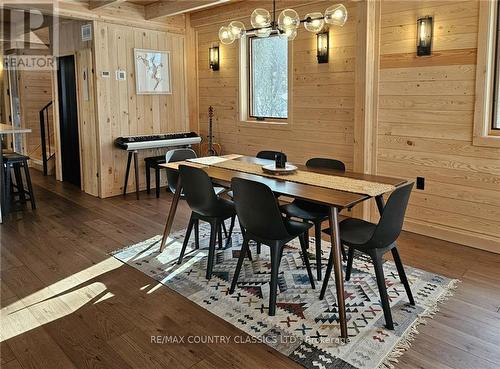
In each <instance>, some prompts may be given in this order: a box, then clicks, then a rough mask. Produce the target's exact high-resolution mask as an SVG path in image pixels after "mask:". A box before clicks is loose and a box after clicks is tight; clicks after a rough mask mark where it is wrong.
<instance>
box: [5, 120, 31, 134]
mask: <svg viewBox="0 0 500 369" xmlns="http://www.w3.org/2000/svg"><path fill="white" fill-rule="evenodd" d="M30 132H31V129H30V128H15V127H13V126H11V125H10V124H3V123H0V135H8V134H13V133H30Z"/></svg>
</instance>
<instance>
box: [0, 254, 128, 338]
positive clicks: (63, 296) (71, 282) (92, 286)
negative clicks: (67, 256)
mask: <svg viewBox="0 0 500 369" xmlns="http://www.w3.org/2000/svg"><path fill="white" fill-rule="evenodd" d="M121 266H123V264H122V262H120V261H118V260H117V259H115V258H114V257H110V258H108V259H106V260H103V261H101V262H99V263H97V264H95V265H93V266H91V267H89V268H87V269H84V270H82V271H80V272H78V273H75V274H73V275H71V276H69V277H67V278H64V279H62V280H60V281H58V282H56V283H53V284H52V285H50V286H48V287H45V288H43V289H41V290H39V291H37V292H35V293H33V294H31V295H29V296H26V297H24V298H22V299H20V300H18V301H16V302H14V303H12V304H10V305H8V306H5V307H3V308H2V309H1V311H0V324H1V326H2V330H1V332H0V341H5V340H8V339H10V338H12V337H15V336H17V335H19V334H22V333H25V332H28V331H30V330H32V329H35V328H38V327H40V326H42V325H44V324H47V323H50V322H52V321H54V320H57V319H59V318H62V317H64V316H66V315H69V314H72V313H74V312H75V311H77V310H78V309H80V308H81V307H82V306H84V305H85V304H87V303H94V304H96V303H99V302H102V301H104V300H106V299H108V298H111V297H113V294H111V293H109V292H106V290H107V288H106V285H104V284H103V283H101V282H98V281H92V279H94V278H96V277H98V276H100V275H102V274H104V273H107V272H110V271H112V270H114V269H117V268H119V267H121ZM93 300H95V301H93Z"/></svg>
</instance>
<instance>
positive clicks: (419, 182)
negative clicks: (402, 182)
mask: <svg viewBox="0 0 500 369" xmlns="http://www.w3.org/2000/svg"><path fill="white" fill-rule="evenodd" d="M424 189H425V178H424V177H417V190H424Z"/></svg>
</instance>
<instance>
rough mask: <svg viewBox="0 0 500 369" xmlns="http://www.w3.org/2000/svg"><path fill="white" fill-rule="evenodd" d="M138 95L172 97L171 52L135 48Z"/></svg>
mask: <svg viewBox="0 0 500 369" xmlns="http://www.w3.org/2000/svg"><path fill="white" fill-rule="evenodd" d="M134 62H135V86H136V94H137V95H170V94H172V82H171V74H170V52H169V51H164V50H151V49H136V48H134Z"/></svg>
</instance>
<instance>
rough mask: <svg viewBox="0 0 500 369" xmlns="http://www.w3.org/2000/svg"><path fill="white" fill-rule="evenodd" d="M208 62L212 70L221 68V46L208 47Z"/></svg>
mask: <svg viewBox="0 0 500 369" xmlns="http://www.w3.org/2000/svg"><path fill="white" fill-rule="evenodd" d="M208 63H209V67H210V69H212V70H219V46H212V47H211V48H209V49H208Z"/></svg>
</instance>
